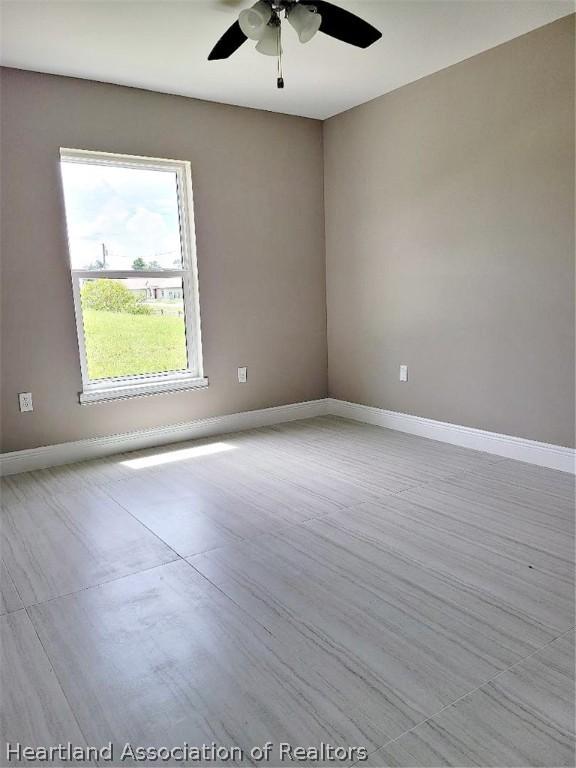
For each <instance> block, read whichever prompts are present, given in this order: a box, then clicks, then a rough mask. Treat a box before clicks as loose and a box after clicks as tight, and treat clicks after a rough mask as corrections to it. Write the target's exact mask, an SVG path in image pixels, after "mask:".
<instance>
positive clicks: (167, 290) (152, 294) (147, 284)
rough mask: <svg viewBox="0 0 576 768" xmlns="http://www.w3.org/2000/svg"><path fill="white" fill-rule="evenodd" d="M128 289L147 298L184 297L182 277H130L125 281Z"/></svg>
mask: <svg viewBox="0 0 576 768" xmlns="http://www.w3.org/2000/svg"><path fill="white" fill-rule="evenodd" d="M124 285H125V286H126V288H128V290H130V291H132V292H133V293H134V294H135V295H136V296H141V297H142V298H144V299H147V300H152V301H154V300H158V299H165V300H166V299H168V300H170V299H182V298H183V291H182V279H181V278H180V277H153V278H150V279H149V280H148V279H146V280H143V279H142V278H141V277H128V278H126V280H125V281H124Z"/></svg>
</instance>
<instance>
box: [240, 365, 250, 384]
mask: <svg viewBox="0 0 576 768" xmlns="http://www.w3.org/2000/svg"><path fill="white" fill-rule="evenodd" d="M238 381H239V382H240V384H246V382H247V381H248V368H246V367H244V368H238Z"/></svg>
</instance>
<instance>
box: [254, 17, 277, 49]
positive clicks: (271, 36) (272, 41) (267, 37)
mask: <svg viewBox="0 0 576 768" xmlns="http://www.w3.org/2000/svg"><path fill="white" fill-rule="evenodd" d="M256 50H257V51H258V53H263V54H264V56H278V53H279V51H280V25H279V24H268V25H267V26H266V29H265V30H264V34H263V35H262V37H261V38H260V40H259V42H258V43H257V45H256Z"/></svg>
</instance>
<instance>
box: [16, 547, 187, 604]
mask: <svg viewBox="0 0 576 768" xmlns="http://www.w3.org/2000/svg"><path fill="white" fill-rule="evenodd" d="M178 560H184V561H185V558H183V557H181V556H180V555H176V557H174V558H172V559H171V560H163V561H162V562H161V563H155V564H154V565H149V566H147V567H146V568H140V569H138V570H136V571H130V573H123V574H122V575H121V576H113V577H112V578H110V579H104V581H99V582H97V583H96V584H87V585H85V586H83V587H80V588H79V589H72V590H70V592H64V593H63V594H61V595H54V597H49V598H47V599H46V600H38V601H36V602H35V603H28V604H27V605H24V606H23V607H24V610H26V611H28V609H29V608H37V607H41V606H43V605H47V604H48V603H52V602H54V601H55V600H62V599H63V598H65V597H72V596H73V595H80V594H82V593H83V592H87V591H88V590H90V589H99V588H100V587H105V586H106V585H107V584H114V583H115V582H116V581H122V579H129V578H130V577H131V576H138V575H140V574H141V573H147V572H148V571H153V570H155V569H156V568H163V567H164V566H165V565H170V564H171V563H176V562H178ZM18 610H22V609H21V608H19V609H18ZM11 613H15V611H11Z"/></svg>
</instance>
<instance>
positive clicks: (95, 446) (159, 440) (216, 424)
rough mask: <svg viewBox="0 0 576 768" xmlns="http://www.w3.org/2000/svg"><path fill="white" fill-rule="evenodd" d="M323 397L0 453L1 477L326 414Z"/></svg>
mask: <svg viewBox="0 0 576 768" xmlns="http://www.w3.org/2000/svg"><path fill="white" fill-rule="evenodd" d="M326 403H327V401H326V400H310V401H308V402H304V403H294V404H291V405H279V406H277V407H275V408H261V409H260V410H257V411H244V412H242V413H232V414H229V415H227V416H213V417H212V418H208V419H197V420H196V421H188V422H185V423H182V424H174V425H173V426H169V427H152V428H151V429H142V430H138V431H137V432H126V433H124V434H120V435H111V436H109V437H93V438H89V439H87V440H76V441H74V442H71V443H60V444H58V445H47V446H44V447H42V448H30V449H28V450H24V451H13V452H12V453H3V454H0V477H1V476H6V475H15V474H18V473H20V472H30V471H31V470H34V469H45V468H46V467H56V466H59V465H61V464H71V463H73V462H76V461H85V460H86V459H97V458H101V457H103V456H112V455H113V454H115V453H124V451H137V450H140V449H142V448H150V447H154V446H156V445H167V444H168V443H178V442H181V441H183V440H193V439H195V438H200V437H210V436H212V435H222V434H225V433H226V432H241V431H242V430H245V429H254V428H255V427H265V426H269V425H271V424H281V423H282V422H286V421H296V420H297V419H310V418H313V417H314V416H323V415H325V414H326Z"/></svg>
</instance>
